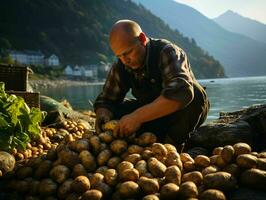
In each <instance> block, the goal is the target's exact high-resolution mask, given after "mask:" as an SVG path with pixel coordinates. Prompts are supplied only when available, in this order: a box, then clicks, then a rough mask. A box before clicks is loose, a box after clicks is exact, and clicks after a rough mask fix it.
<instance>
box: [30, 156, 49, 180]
mask: <svg viewBox="0 0 266 200" xmlns="http://www.w3.org/2000/svg"><path fill="white" fill-rule="evenodd" d="M51 168H52V162H51V161H50V160H44V161H42V162H41V164H40V165H39V167H38V168H37V170H36V171H35V174H34V176H35V178H37V179H40V178H44V177H47V176H48V174H49V171H50V169H51Z"/></svg>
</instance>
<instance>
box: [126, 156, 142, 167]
mask: <svg viewBox="0 0 266 200" xmlns="http://www.w3.org/2000/svg"><path fill="white" fill-rule="evenodd" d="M141 159H142V157H141V155H139V154H137V153H133V154H130V155H128V156H127V157H125V159H124V160H125V161H128V162H131V163H132V164H133V165H135V164H136V163H137V162H138V161H140V160H141Z"/></svg>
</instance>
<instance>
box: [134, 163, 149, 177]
mask: <svg viewBox="0 0 266 200" xmlns="http://www.w3.org/2000/svg"><path fill="white" fill-rule="evenodd" d="M147 167H148V165H147V162H146V161H145V160H140V161H138V162H137V163H136V165H135V169H136V170H138V172H139V175H140V176H142V175H143V174H145V173H147V172H148V169H147Z"/></svg>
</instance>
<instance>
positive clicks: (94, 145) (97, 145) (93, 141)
mask: <svg viewBox="0 0 266 200" xmlns="http://www.w3.org/2000/svg"><path fill="white" fill-rule="evenodd" d="M89 146H90V147H91V150H92V152H93V153H94V155H97V154H98V153H99V152H100V151H101V140H100V138H99V137H98V136H96V135H94V136H91V137H90V139H89Z"/></svg>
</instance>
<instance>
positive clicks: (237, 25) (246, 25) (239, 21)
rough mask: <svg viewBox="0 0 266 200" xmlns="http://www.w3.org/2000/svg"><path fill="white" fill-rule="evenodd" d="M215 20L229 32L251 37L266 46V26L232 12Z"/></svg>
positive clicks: (229, 11) (227, 12)
mask: <svg viewBox="0 0 266 200" xmlns="http://www.w3.org/2000/svg"><path fill="white" fill-rule="evenodd" d="M213 20H214V21H215V22H216V23H217V24H219V25H220V26H222V27H223V28H225V29H226V30H228V31H231V32H234V33H239V34H242V35H245V36H247V37H251V38H252V39H254V40H257V41H260V42H264V43H265V44H266V24H263V23H261V22H258V21H256V20H253V19H250V18H247V17H243V16H241V15H239V14H238V13H236V12H233V11H231V10H228V11H226V12H225V13H223V14H222V15H220V16H218V17H216V18H214V19H213Z"/></svg>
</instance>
